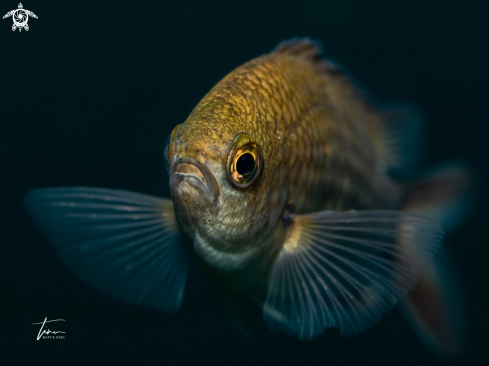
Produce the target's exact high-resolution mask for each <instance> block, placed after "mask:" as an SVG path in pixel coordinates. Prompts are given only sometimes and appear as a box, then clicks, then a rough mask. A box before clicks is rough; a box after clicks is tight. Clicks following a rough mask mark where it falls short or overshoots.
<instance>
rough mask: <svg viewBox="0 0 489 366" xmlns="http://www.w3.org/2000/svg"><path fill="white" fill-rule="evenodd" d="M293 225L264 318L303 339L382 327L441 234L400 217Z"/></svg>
mask: <svg viewBox="0 0 489 366" xmlns="http://www.w3.org/2000/svg"><path fill="white" fill-rule="evenodd" d="M292 220H293V224H292V225H291V230H293V231H295V233H293V234H291V235H289V236H288V239H287V240H286V242H285V243H284V247H283V249H282V251H281V252H280V253H279V255H278V257H277V259H276V261H275V263H274V266H273V268H272V273H271V275H270V280H269V291H268V295H267V299H266V302H265V305H264V308H263V317H264V320H265V322H266V323H267V325H268V326H269V327H271V328H272V329H275V330H278V331H282V332H285V333H287V334H292V335H297V336H298V337H299V338H301V339H312V338H314V337H316V336H317V335H319V334H322V332H323V331H324V329H325V328H328V327H338V328H340V329H341V332H342V333H343V334H345V335H353V334H357V333H359V332H361V331H363V330H365V329H367V328H368V327H370V326H371V325H373V324H375V323H376V322H378V320H379V319H380V318H381V317H382V316H383V315H384V314H385V313H387V312H388V311H389V309H390V308H391V307H392V306H393V305H394V304H395V303H396V302H397V301H399V300H400V299H401V298H402V297H403V296H404V295H405V294H406V293H407V291H408V290H410V289H411V288H412V287H413V286H414V284H415V283H416V281H417V279H418V278H419V276H420V275H421V273H422V271H423V270H424V268H426V266H427V265H428V263H429V261H430V260H431V258H432V255H433V253H434V252H436V251H437V249H438V246H439V243H440V241H441V238H442V233H443V231H442V229H441V226H440V225H438V224H437V223H436V222H434V221H431V220H429V219H426V218H423V217H422V216H417V215H412V214H407V213H403V212H396V211H363V212H354V211H352V212H338V213H335V212H324V213H322V212H319V213H316V214H308V215H298V216H292ZM296 234H297V235H296ZM293 240H295V242H291V241H293ZM406 243H409V244H412V245H406ZM413 248H414V249H413ZM277 311H278V312H279V313H280V314H282V315H283V318H284V319H285V320H280V319H278V318H277V316H276V315H275V313H276V312H277Z"/></svg>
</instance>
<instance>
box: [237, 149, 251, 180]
mask: <svg viewBox="0 0 489 366" xmlns="http://www.w3.org/2000/svg"><path fill="white" fill-rule="evenodd" d="M236 169H237V171H238V173H239V174H240V175H243V176H247V175H249V174H251V173H253V171H254V170H255V159H253V156H252V155H251V154H248V153H246V154H243V155H241V156H240V157H239V159H238V161H237V162H236Z"/></svg>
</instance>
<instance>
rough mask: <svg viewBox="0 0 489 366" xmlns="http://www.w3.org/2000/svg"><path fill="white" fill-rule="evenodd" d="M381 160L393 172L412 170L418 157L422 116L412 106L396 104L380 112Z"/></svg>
mask: <svg viewBox="0 0 489 366" xmlns="http://www.w3.org/2000/svg"><path fill="white" fill-rule="evenodd" d="M381 117H382V122H383V126H382V131H381V140H382V145H383V146H382V150H383V151H382V154H381V156H382V160H383V162H384V163H385V165H386V166H387V167H388V168H390V169H394V170H404V171H405V170H408V169H410V168H412V167H413V166H414V165H415V163H416V161H417V159H418V155H419V150H420V146H421V137H422V130H423V116H422V113H421V111H420V110H418V109H417V108H415V107H413V106H409V105H402V104H396V105H392V106H387V107H385V108H383V109H382V110H381Z"/></svg>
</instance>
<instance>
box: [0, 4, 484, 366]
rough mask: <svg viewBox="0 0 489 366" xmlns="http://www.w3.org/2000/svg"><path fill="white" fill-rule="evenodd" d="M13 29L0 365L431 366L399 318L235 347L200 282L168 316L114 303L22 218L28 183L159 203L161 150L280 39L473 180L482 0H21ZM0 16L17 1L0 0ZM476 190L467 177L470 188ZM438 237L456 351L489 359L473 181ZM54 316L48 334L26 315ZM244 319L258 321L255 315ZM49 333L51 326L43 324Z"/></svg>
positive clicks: (480, 147)
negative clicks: (361, 329)
mask: <svg viewBox="0 0 489 366" xmlns="http://www.w3.org/2000/svg"><path fill="white" fill-rule="evenodd" d="M23 4H24V7H25V8H26V9H29V10H32V11H33V12H34V13H36V14H37V15H38V17H39V19H29V26H30V30H29V31H28V32H25V31H22V32H19V31H16V32H12V30H11V26H12V20H11V18H9V19H4V20H2V21H1V22H0V47H1V50H0V55H1V58H0V60H1V61H0V65H1V68H0V71H1V73H2V79H1V84H0V111H1V114H0V157H1V158H0V159H1V160H0V179H1V180H0V182H1V183H0V184H1V194H0V207H1V209H0V227H1V231H0V233H1V236H0V243H1V245H0V289H1V298H0V310H1V312H0V314H1V317H2V319H1V322H0V324H1V326H0V363H1V364H2V365H14V364H16V365H17V364H19V365H24V364H25V365H33V364H43V365H44V364H46V365H47V364H50V365H52V364H57V363H63V364H69V365H72V364H82V365H85V364H93V365H109V364H117V365H122V364H138V365H146V364H161V365H235V364H240V365H241V364H246V365H250V364H254V365H279V364H280V365H284V366H285V365H298V364H308V365H416V366H419V365H437V364H442V362H441V361H438V360H436V359H434V358H433V357H432V356H431V355H430V354H429V353H428V352H427V351H425V349H424V348H423V347H422V346H421V345H420V343H419V342H418V341H417V340H416V338H415V337H414V336H413V334H412V333H411V331H410V329H409V328H408V326H407V324H406V323H405V321H404V319H403V318H402V317H401V315H400V313H399V312H398V310H394V311H392V313H391V314H390V315H389V316H387V317H386V318H385V319H384V320H382V321H381V323H380V324H379V325H378V326H376V327H374V328H373V329H371V330H369V331H367V332H366V333H364V334H362V335H360V336H358V337H355V338H350V339H345V338H342V336H341V335H340V334H339V332H338V331H337V330H328V331H326V333H325V335H324V336H322V337H320V338H319V339H317V340H316V341H315V342H311V343H304V342H299V341H296V340H294V339H291V338H287V337H284V336H281V335H275V334H272V333H269V332H268V330H266V328H265V327H264V326H263V328H262V330H263V336H262V339H261V340H260V347H252V346H250V345H249V344H248V343H246V342H245V341H244V340H243V339H242V338H241V336H240V335H239V334H238V333H237V332H236V331H235V330H234V328H232V327H231V326H230V325H228V324H227V322H226V320H225V319H224V317H223V316H222V314H221V310H222V309H221V301H220V298H219V293H218V291H217V290H216V288H215V287H214V286H213V285H212V284H211V283H210V282H208V281H207V280H206V278H205V277H203V276H201V275H200V273H199V272H198V271H193V272H191V275H190V278H189V283H188V286H187V289H186V290H187V291H186V293H185V298H184V303H183V307H182V309H181V311H180V312H179V313H178V314H177V315H166V314H163V313H159V312H156V311H152V310H146V309H142V308H135V307H132V306H129V305H124V304H121V303H117V302H114V301H112V300H110V299H108V298H106V297H104V296H103V295H99V294H98V293H95V292H93V291H91V290H90V289H88V288H87V287H86V286H84V285H83V284H81V283H80V282H78V281H77V280H76V279H75V277H74V276H73V275H72V273H71V272H70V271H69V270H68V269H66V268H65V267H64V266H63V265H62V263H61V262H60V261H59V260H58V258H57V257H56V256H55V254H54V251H53V249H52V248H51V246H50V245H49V243H48V242H47V241H46V239H45V238H44V237H43V236H42V235H41V233H40V231H39V230H38V229H37V228H36V227H35V226H34V224H33V223H32V221H31V220H30V219H29V218H28V217H27V216H26V214H25V212H24V209H23V207H22V198H23V196H24V195H25V193H26V192H27V190H29V189H32V188H39V187H53V186H67V185H85V186H98V187H108V188H124V189H129V190H134V191H137V192H142V193H148V194H154V195H158V196H164V197H169V188H168V176H167V173H166V170H165V168H164V164H163V158H162V156H163V146H164V143H165V140H166V138H167V136H168V134H169V133H170V132H171V130H172V129H173V127H174V126H175V125H176V124H178V123H182V122H183V121H184V120H185V118H186V117H187V115H188V114H189V113H190V111H191V110H192V108H193V107H194V106H195V105H196V104H197V102H198V101H199V100H200V99H201V98H202V97H203V96H204V94H205V93H206V92H207V91H208V90H209V89H210V88H211V87H212V86H213V85H214V84H215V83H216V82H217V81H219V79H220V78H222V77H223V76H224V75H225V74H226V73H228V72H229V71H231V70H232V69H233V68H235V67H237V66H239V65H240V64H242V63H243V62H245V61H248V60H250V59H251V58H253V57H256V56H258V55H261V54H263V53H266V52H268V51H269V50H271V49H272V48H273V47H275V45H276V44H278V43H279V42H280V41H281V40H283V39H287V38H291V37H293V36H306V35H307V36H311V37H313V38H315V39H319V40H322V41H323V45H324V53H325V55H327V56H329V57H332V58H334V59H336V60H338V61H339V62H340V63H342V64H343V65H344V66H345V67H346V68H347V69H348V70H349V71H350V72H351V74H352V75H354V76H355V77H356V78H357V79H358V80H359V81H360V82H361V83H362V84H363V85H364V86H365V87H366V88H367V89H368V90H369V92H370V93H371V94H372V95H373V96H375V97H376V98H377V99H378V100H379V101H380V102H391V101H409V102H412V103H414V104H415V105H417V106H418V107H420V108H421V109H422V110H423V111H424V113H425V115H426V117H427V121H428V122H427V131H426V135H425V148H424V153H423V159H422V161H421V164H420V167H422V168H425V167H429V166H431V165H434V164H438V163H441V162H444V161H446V160H448V159H455V158H461V159H464V160H466V161H469V162H471V163H472V164H474V166H476V167H478V168H479V172H480V178H481V179H483V178H484V176H485V172H484V169H485V167H486V166H487V157H488V153H487V149H488V145H489V144H488V142H487V141H488V140H487V134H488V131H489V129H488V113H487V110H488V109H487V99H488V96H489V95H488V92H487V90H488V89H487V86H488V84H489V71H488V65H489V54H488V51H487V49H488V46H489V26H488V23H487V17H488V12H489V2H487V1H481V2H476V1H456V2H455V1H364V0H362V1H359V0H357V1H354V0H343V1H335V2H331V1H322V2H319V1H306V2H286V1H276V2H267V3H263V2H259V1H256V2H252V1H241V2H237V1H236V2H211V1H198V2H185V1H179V2H162V1H160V2H142V1H139V2H123V1H119V2H109V3H107V2H104V3H100V2H89V3H82V2H68V1H66V2H47V1H42V2H41V1H26V2H24V3H23ZM0 6H1V7H0V12H1V13H2V15H3V14H4V13H6V12H8V11H9V10H12V9H15V8H16V7H17V2H16V1H2V2H0ZM482 187H483V186H482ZM478 203H479V204H478V206H477V208H476V209H475V210H474V212H473V214H472V216H471V217H470V219H469V220H468V221H467V222H466V224H465V225H464V226H463V227H461V228H460V229H459V230H458V231H456V232H453V233H449V234H448V235H447V240H446V242H447V243H448V244H447V245H449V246H450V248H451V249H450V250H451V252H452V254H454V255H455V256H456V257H457V258H458V260H459V261H458V263H459V267H460V270H461V272H462V274H463V277H464V283H465V287H466V290H467V293H468V296H469V303H470V317H471V333H470V341H469V347H468V350H467V353H466V354H465V356H464V357H463V358H461V359H458V360H453V361H451V362H449V364H452V365H480V364H484V363H485V362H487V359H488V358H489V330H488V329H489V328H488V312H487V310H486V309H487V306H488V304H489V302H488V301H487V300H488V291H487V283H488V275H487V268H488V254H489V249H488V248H489V240H488V239H489V234H488V228H487V226H488V223H489V220H488V219H489V215H488V213H487V207H488V203H489V202H488V195H487V191H485V190H481V192H480V195H479V200H478ZM44 317H48V318H49V319H58V318H62V319H66V323H64V324H63V325H62V326H61V325H60V326H59V327H58V328H57V329H62V330H65V331H66V332H67V333H66V339H65V340H52V341H48V340H41V341H39V342H37V341H36V339H35V338H36V334H37V331H38V327H37V326H33V325H31V323H32V322H39V321H42V320H43V319H44ZM258 321H260V319H258ZM52 329H55V327H54V326H53V327H52Z"/></svg>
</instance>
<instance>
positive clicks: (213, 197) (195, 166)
mask: <svg viewBox="0 0 489 366" xmlns="http://www.w3.org/2000/svg"><path fill="white" fill-rule="evenodd" d="M183 181H185V182H187V183H188V184H190V185H191V186H192V187H194V188H195V189H197V190H198V191H200V192H201V193H202V194H203V196H204V197H205V199H206V200H207V201H208V202H209V203H210V204H215V203H217V200H218V198H219V186H218V185H217V181H216V179H215V178H214V175H213V174H212V173H211V172H210V171H209V169H208V168H207V167H206V166H205V165H204V164H202V163H201V162H200V161H198V160H197V159H194V158H191V157H182V158H179V159H178V160H176V161H175V162H174V163H173V164H172V167H171V170H170V189H171V191H172V192H173V191H174V190H175V188H176V187H177V185H179V184H180V183H181V182H183Z"/></svg>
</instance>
